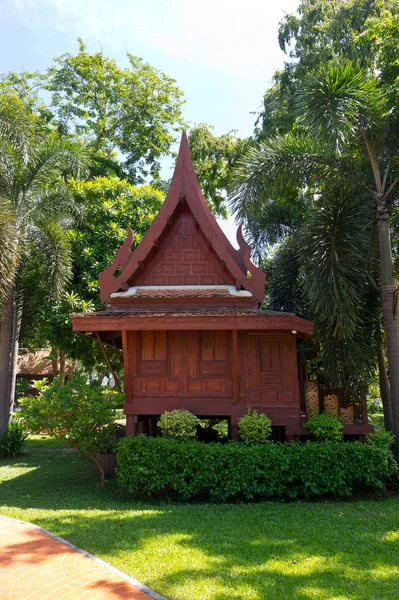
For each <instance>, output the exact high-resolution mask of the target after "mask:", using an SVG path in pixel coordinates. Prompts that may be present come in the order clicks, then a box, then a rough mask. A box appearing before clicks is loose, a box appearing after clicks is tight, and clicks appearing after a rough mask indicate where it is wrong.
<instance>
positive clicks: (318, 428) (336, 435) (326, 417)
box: [303, 413, 344, 442]
mask: <svg viewBox="0 0 399 600" xmlns="http://www.w3.org/2000/svg"><path fill="white" fill-rule="evenodd" d="M303 426H304V427H306V428H307V429H309V431H310V432H311V433H313V435H314V436H315V438H316V439H317V440H318V441H321V442H327V441H329V440H336V441H340V440H341V441H342V440H343V439H344V438H343V434H342V428H343V425H342V421H341V419H340V418H339V417H335V416H334V415H332V414H331V413H320V414H317V413H314V414H311V415H310V418H309V419H308V420H307V421H306V423H304V424H303Z"/></svg>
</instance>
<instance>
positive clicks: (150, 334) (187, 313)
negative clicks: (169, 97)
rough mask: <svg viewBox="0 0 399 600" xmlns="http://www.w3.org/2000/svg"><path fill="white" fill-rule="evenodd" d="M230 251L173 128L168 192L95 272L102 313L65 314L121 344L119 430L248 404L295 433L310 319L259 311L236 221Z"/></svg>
mask: <svg viewBox="0 0 399 600" xmlns="http://www.w3.org/2000/svg"><path fill="white" fill-rule="evenodd" d="M237 241H238V245H239V250H236V249H235V248H234V247H233V246H232V245H231V244H230V242H229V241H228V240H227V238H226V236H225V235H224V233H223V232H222V230H221V229H220V227H219V225H218V223H217V222H216V220H215V219H214V217H213V215H212V213H211V211H210V210H209V208H208V206H207V204H206V202H205V200H204V198H203V196H202V194H201V190H200V188H199V185H198V182H197V179H196V176H195V173H194V169H193V165H192V162H191V157H190V152H189V148H188V142H187V137H186V135H185V134H183V137H182V141H181V145H180V150H179V155H178V158H177V163H176V168H175V172H174V175H173V179H172V182H171V185H170V189H169V192H168V194H167V197H166V199H165V202H164V204H163V205H162V207H161V209H160V211H159V214H158V216H157V217H156V219H155V220H154V222H153V223H152V225H151V227H150V229H149V230H148V232H147V233H146V235H145V236H144V238H143V239H142V241H141V242H140V244H139V245H138V246H137V247H136V249H135V250H134V251H131V245H132V242H133V233H132V231H131V230H129V233H128V236H127V239H126V241H125V243H124V244H123V246H122V247H121V248H119V250H117V252H116V257H115V260H114V262H113V263H112V264H111V265H110V266H109V267H108V268H107V269H106V270H105V271H103V272H102V273H101V274H100V275H99V282H100V294H101V301H102V302H103V303H104V304H105V306H106V310H105V311H104V312H97V313H86V314H79V315H74V316H73V317H72V322H73V329H74V330H75V331H80V332H86V333H91V334H94V335H96V336H97V338H98V340H99V341H100V343H101V344H102V343H103V342H108V343H111V344H114V345H116V346H118V347H119V348H121V349H122V351H123V362H124V384H125V385H124V389H125V404H124V412H125V413H126V422H127V434H128V435H135V434H136V433H137V432H138V431H140V432H141V431H143V432H147V431H148V430H150V431H151V430H154V429H155V427H156V421H155V418H156V417H157V416H159V415H161V414H162V413H163V412H164V411H166V410H172V409H177V408H185V409H187V410H190V411H191V412H193V413H194V414H196V415H198V416H203V417H222V418H227V419H228V421H229V427H230V435H231V437H232V438H233V439H236V438H237V437H238V430H237V420H238V419H239V417H240V416H242V415H244V414H245V413H246V411H247V408H248V405H251V406H252V407H254V408H256V409H257V410H258V411H262V412H265V413H266V414H267V415H268V416H269V417H270V418H271V419H272V423H273V426H274V427H275V428H277V429H278V430H279V433H280V437H282V438H284V439H292V438H294V437H297V436H299V435H303V433H304V429H303V427H302V425H301V394H300V386H299V378H298V365H297V345H298V344H299V343H300V342H301V341H302V340H304V339H306V338H307V337H309V336H310V335H311V334H312V330H313V324H312V323H311V322H309V321H306V320H304V319H301V318H299V317H297V316H295V315H294V314H286V313H271V312H266V311H263V310H260V309H259V306H260V304H261V303H262V301H263V296H264V284H265V274H264V273H263V272H262V271H260V270H259V269H258V268H257V267H256V266H255V265H254V264H252V262H251V260H250V248H249V246H248V244H247V243H246V242H245V240H244V238H243V235H242V232H241V228H239V229H238V232H237Z"/></svg>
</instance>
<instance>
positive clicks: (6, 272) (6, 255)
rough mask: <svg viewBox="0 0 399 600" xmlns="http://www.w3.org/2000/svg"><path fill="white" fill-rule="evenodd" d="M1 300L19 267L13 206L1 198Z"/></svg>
mask: <svg viewBox="0 0 399 600" xmlns="http://www.w3.org/2000/svg"><path fill="white" fill-rule="evenodd" d="M0 249H1V250H0V300H2V299H3V298H4V296H5V294H6V292H7V290H8V288H9V286H10V285H11V283H12V282H13V280H14V277H15V273H16V268H17V265H18V236H17V229H16V226H15V213H14V210H13V207H12V205H11V204H10V202H8V201H7V200H6V199H4V198H2V197H0Z"/></svg>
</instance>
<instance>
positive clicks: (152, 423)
mask: <svg viewBox="0 0 399 600" xmlns="http://www.w3.org/2000/svg"><path fill="white" fill-rule="evenodd" d="M148 424H149V431H148V435H149V436H150V437H157V418H156V417H154V416H152V417H150V418H149V419H148Z"/></svg>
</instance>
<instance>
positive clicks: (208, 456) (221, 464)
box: [117, 435, 397, 502]
mask: <svg viewBox="0 0 399 600" xmlns="http://www.w3.org/2000/svg"><path fill="white" fill-rule="evenodd" d="M117 462H118V467H117V477H118V482H119V484H120V485H122V486H123V487H125V488H126V489H128V491H129V492H130V493H131V494H133V495H134V496H136V497H152V498H169V499H176V500H180V501H188V500H206V501H213V502H226V501H231V500H252V499H271V498H273V499H292V498H319V497H326V496H329V497H338V498H347V497H350V496H352V495H353V494H355V493H359V492H364V491H366V490H378V489H383V488H384V487H385V484H386V482H387V481H388V480H389V479H390V478H391V477H392V476H393V475H394V474H395V473H396V471H397V465H396V462H395V460H394V458H393V455H392V454H391V453H390V452H389V451H388V450H386V449H382V448H377V447H374V446H371V445H369V444H362V443H360V442H352V443H344V442H334V441H330V442H310V441H308V442H305V443H304V444H281V443H268V444H253V445H247V444H240V443H234V442H232V443H229V444H226V445H220V444H201V443H200V442H196V441H190V442H182V441H177V440H171V439H163V438H150V437H147V436H145V435H139V436H137V437H135V438H125V439H123V440H121V442H120V443H119V449H118V456H117Z"/></svg>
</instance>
